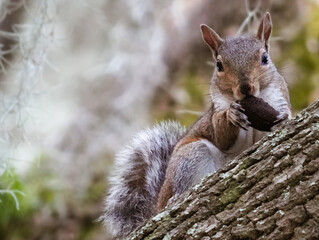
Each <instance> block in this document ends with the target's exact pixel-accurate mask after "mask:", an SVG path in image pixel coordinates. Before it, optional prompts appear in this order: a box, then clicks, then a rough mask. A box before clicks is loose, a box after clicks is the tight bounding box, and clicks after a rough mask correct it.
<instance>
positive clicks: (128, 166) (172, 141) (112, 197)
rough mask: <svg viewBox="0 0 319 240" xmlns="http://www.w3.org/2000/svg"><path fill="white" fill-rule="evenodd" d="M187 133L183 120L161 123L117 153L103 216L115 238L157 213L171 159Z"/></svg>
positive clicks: (123, 235)
mask: <svg viewBox="0 0 319 240" xmlns="http://www.w3.org/2000/svg"><path fill="white" fill-rule="evenodd" d="M185 132H186V129H185V128H184V127H182V126H181V125H180V124H179V123H176V122H171V121H169V122H163V123H160V124H158V125H156V126H154V127H153V128H151V129H146V130H144V131H142V132H140V133H139V134H137V136H136V137H135V138H134V140H133V142H132V143H131V144H130V145H128V146H126V147H125V148H124V149H123V150H122V151H121V152H120V153H119V154H118V155H117V156H116V158H115V163H114V165H115V169H114V171H112V176H111V177H110V182H111V188H110V191H109V194H108V196H107V197H106V199H105V204H106V206H105V212H104V215H103V216H102V217H101V219H102V220H103V222H104V224H105V225H106V226H107V228H108V229H109V231H110V233H112V234H113V235H114V237H117V238H121V237H125V236H127V235H128V234H130V233H131V232H132V231H134V230H135V229H136V228H137V227H139V226H141V225H142V224H143V223H144V222H145V221H146V220H148V219H149V218H150V217H151V216H152V215H153V214H154V213H155V206H156V201H157V196H158V194H159V191H160V189H161V186H162V185H163V182H164V178H165V172H166V167H167V164H168V160H169V158H170V156H171V154H172V151H173V148H174V146H175V145H176V143H177V141H178V140H179V139H180V138H181V137H182V136H183V135H184V134H185Z"/></svg>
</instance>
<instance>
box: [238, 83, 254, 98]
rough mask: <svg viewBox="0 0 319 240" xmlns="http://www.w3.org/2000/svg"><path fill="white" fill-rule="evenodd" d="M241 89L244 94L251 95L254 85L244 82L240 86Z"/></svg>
mask: <svg viewBox="0 0 319 240" xmlns="http://www.w3.org/2000/svg"><path fill="white" fill-rule="evenodd" d="M239 91H240V92H241V93H242V94H244V95H249V94H250V93H251V92H252V87H251V85H250V84H249V83H242V84H241V85H240V86H239Z"/></svg>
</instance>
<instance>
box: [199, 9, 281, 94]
mask: <svg viewBox="0 0 319 240" xmlns="http://www.w3.org/2000/svg"><path fill="white" fill-rule="evenodd" d="M271 29H272V23H271V18H270V14H269V13H268V12H267V13H266V14H265V15H264V17H263V18H262V20H261V23H260V25H259V28H258V32H257V34H256V36H238V37H233V38H227V39H222V38H221V37H219V35H218V34H217V33H216V32H215V31H214V30H213V29H211V28H209V27H208V26H207V25H204V24H203V25H201V30H202V36H203V39H204V41H205V42H206V43H207V45H208V46H209V48H210V49H211V51H212V53H213V57H214V58H215V60H216V68H215V72H214V76H213V80H212V81H214V83H215V84H212V85H213V86H214V87H216V86H217V87H218V88H219V90H220V91H221V92H222V93H223V94H226V95H228V96H229V97H230V98H232V99H235V100H241V99H243V98H244V97H245V96H246V95H254V96H258V95H259V92H260V91H261V89H262V88H263V86H264V85H267V82H269V81H270V77H271V73H272V72H273V71H274V69H275V68H274V66H273V64H272V62H271V60H270V57H269V45H268V40H269V37H270V34H271Z"/></svg>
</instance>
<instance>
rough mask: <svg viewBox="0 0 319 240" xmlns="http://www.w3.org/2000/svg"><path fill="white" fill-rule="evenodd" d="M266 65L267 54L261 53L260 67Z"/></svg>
mask: <svg viewBox="0 0 319 240" xmlns="http://www.w3.org/2000/svg"><path fill="white" fill-rule="evenodd" d="M267 64H268V55H267V53H265V52H264V53H263V55H262V56H261V65H267Z"/></svg>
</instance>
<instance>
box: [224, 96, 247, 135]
mask: <svg viewBox="0 0 319 240" xmlns="http://www.w3.org/2000/svg"><path fill="white" fill-rule="evenodd" d="M244 112H245V110H244V109H243V108H242V106H241V105H240V104H239V103H236V102H232V103H231V104H230V107H229V109H228V110H227V117H228V119H229V121H230V122H231V123H232V124H234V125H235V126H238V127H241V128H243V129H245V130H248V127H249V126H250V125H251V124H250V122H249V121H248V118H247V116H246V115H245V114H244Z"/></svg>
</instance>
